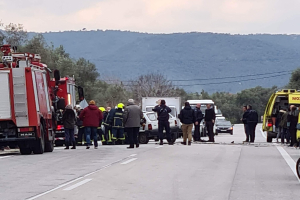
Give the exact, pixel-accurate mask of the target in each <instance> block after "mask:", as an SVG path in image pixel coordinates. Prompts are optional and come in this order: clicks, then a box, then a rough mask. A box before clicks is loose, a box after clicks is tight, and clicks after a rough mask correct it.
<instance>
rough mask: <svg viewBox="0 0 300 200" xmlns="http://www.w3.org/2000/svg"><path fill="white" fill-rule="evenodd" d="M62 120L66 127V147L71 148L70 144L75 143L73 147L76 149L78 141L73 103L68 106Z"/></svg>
mask: <svg viewBox="0 0 300 200" xmlns="http://www.w3.org/2000/svg"><path fill="white" fill-rule="evenodd" d="M62 121H63V124H64V129H65V145H66V148H65V149H69V146H70V144H72V145H73V147H72V148H71V149H76V141H75V137H74V128H75V122H76V114H75V111H74V110H73V109H72V106H71V105H67V106H66V110H65V112H64V114H63V117H62Z"/></svg>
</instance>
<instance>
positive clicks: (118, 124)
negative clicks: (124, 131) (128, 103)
mask: <svg viewBox="0 0 300 200" xmlns="http://www.w3.org/2000/svg"><path fill="white" fill-rule="evenodd" d="M108 124H109V125H111V126H112V127H113V128H124V125H123V110H122V109H121V108H118V109H111V110H110V112H109V115H108Z"/></svg>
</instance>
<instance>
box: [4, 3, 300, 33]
mask: <svg viewBox="0 0 300 200" xmlns="http://www.w3.org/2000/svg"><path fill="white" fill-rule="evenodd" d="M25 2H26V3H25ZM38 2H40V3H38ZM16 4H20V5H21V6H18V7H17V8H16V7H15V6H13V5H16ZM0 5H2V6H1V8H0V11H1V14H2V20H3V22H5V23H8V22H10V21H12V22H14V23H22V24H24V26H25V27H26V28H27V29H28V30H32V31H59V30H61V31H63V30H79V29H82V28H87V29H116V30H132V31H141V32H152V33H170V32H189V31H203V32H229V33H300V27H298V26H295V22H296V20H298V19H299V18H300V13H299V12H298V10H297V8H299V7H300V1H298V0H286V1H282V0H209V1H208V0H102V1H97V0H85V1H79V0H72V1H71V0H64V1H62V0H52V1H51V2H50V1H45V0H29V3H28V0H27V1H21V0H14V3H7V1H6V2H5V0H0ZM11 9H14V10H15V12H14V14H12V13H11Z"/></svg>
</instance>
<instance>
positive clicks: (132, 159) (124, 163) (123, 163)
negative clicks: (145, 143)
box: [121, 158, 137, 165]
mask: <svg viewBox="0 0 300 200" xmlns="http://www.w3.org/2000/svg"><path fill="white" fill-rule="evenodd" d="M136 159H137V158H131V159H129V160H127V161H125V162H122V163H121V165H126V164H128V163H130V162H132V161H135V160H136Z"/></svg>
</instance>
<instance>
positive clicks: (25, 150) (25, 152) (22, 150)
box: [20, 148, 32, 155]
mask: <svg viewBox="0 0 300 200" xmlns="http://www.w3.org/2000/svg"><path fill="white" fill-rule="evenodd" d="M31 152H32V150H31V149H30V148H20V153H21V154H22V155H30V154H31Z"/></svg>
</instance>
